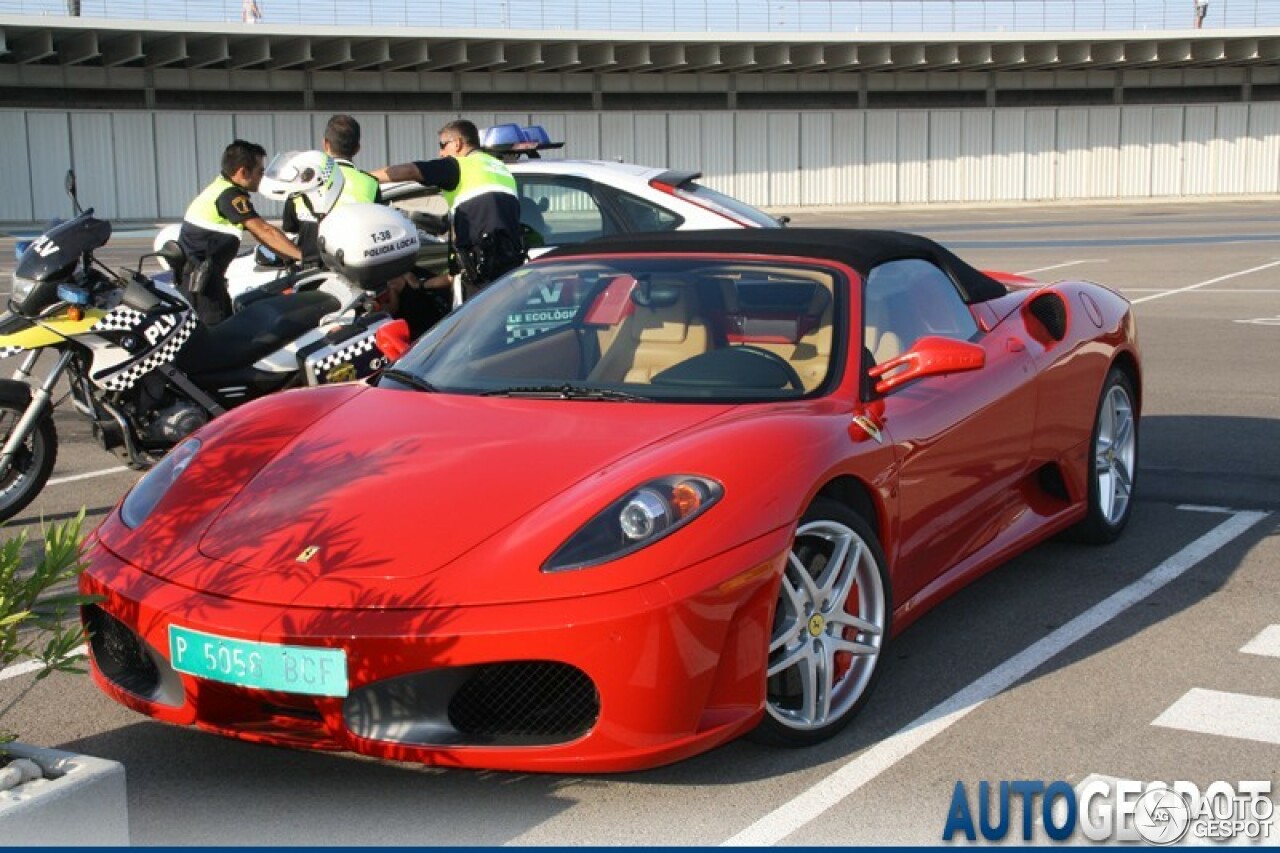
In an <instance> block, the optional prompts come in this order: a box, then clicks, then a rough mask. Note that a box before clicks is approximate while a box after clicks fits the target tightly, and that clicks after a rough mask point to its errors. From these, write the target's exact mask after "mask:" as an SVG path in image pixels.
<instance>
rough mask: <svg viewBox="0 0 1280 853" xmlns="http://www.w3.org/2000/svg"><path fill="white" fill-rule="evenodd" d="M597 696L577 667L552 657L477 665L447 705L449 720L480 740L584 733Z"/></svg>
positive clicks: (597, 704)
mask: <svg viewBox="0 0 1280 853" xmlns="http://www.w3.org/2000/svg"><path fill="white" fill-rule="evenodd" d="M599 715H600V697H599V696H598V695H597V694H596V688H595V685H594V684H592V683H591V679H590V678H588V677H587V675H586V673H584V672H583V671H582V670H580V669H578V668H576V667H573V666H569V665H568V664H564V663H555V662H552V661H525V662H516V663H502V664H491V665H489V666H482V667H478V668H477V669H476V671H475V672H474V673H473V674H472V675H471V677H470V678H468V679H467V680H466V681H465V682H463V684H462V686H461V687H459V688H458V692H457V693H455V694H454V697H453V701H452V702H450V703H449V722H451V723H452V724H453V725H454V727H455V728H456V729H457V730H458V731H459V732H462V733H463V734H464V735H469V736H471V737H473V738H477V739H479V740H490V739H497V740H502V739H505V738H528V737H532V738H557V739H564V740H570V739H572V738H575V737H577V736H579V735H583V734H586V733H587V732H588V731H589V730H590V729H591V726H592V725H593V724H594V723H595V721H596V718H597V717H598V716H599Z"/></svg>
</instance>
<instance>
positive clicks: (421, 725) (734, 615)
mask: <svg viewBox="0 0 1280 853" xmlns="http://www.w3.org/2000/svg"><path fill="white" fill-rule="evenodd" d="M789 546H790V534H789V531H787V530H778V531H774V532H773V533H770V534H767V535H765V536H763V537H760V538H758V539H755V540H753V541H751V542H748V543H746V544H744V545H740V546H737V547H735V548H733V549H730V550H729V551H726V552H724V553H722V554H721V555H719V556H717V557H715V558H713V559H711V560H708V561H706V562H704V563H700V564H698V565H695V566H692V567H689V568H687V569H684V570H682V571H679V572H676V573H674V574H671V575H668V576H667V577H665V578H663V579H661V580H658V581H654V582H651V583H648V584H644V585H641V586H637V587H632V588H629V589H624V590H619V591H616V592H610V593H607V594H602V595H595V596H587V597H584V598H577V599H571V600H560V601H551V602H531V603H525V604H509V605H501V606H488V607H436V608H432V609H413V610H408V609H406V610H388V609H383V610H352V609H338V608H339V607H341V604H340V603H335V607H334V608H331V609H323V610H322V609H314V608H301V607H298V608H283V607H278V606H267V605H261V604H247V603H243V602H238V601H235V600H233V599H231V598H227V597H221V596H214V595H209V594H206V593H198V592H193V591H192V590H190V589H188V588H185V587H180V586H177V585H175V584H172V583H169V582H166V581H164V580H161V579H159V578H157V577H155V576H153V575H150V574H148V573H146V572H143V571H141V570H140V569H138V568H137V567H135V566H132V565H130V564H128V563H126V562H124V561H123V560H121V559H120V558H119V557H117V556H116V555H115V554H114V553H112V552H111V551H110V550H109V549H107V548H106V547H105V546H103V545H102V543H101V542H99V541H97V540H96V539H94V540H92V541H91V542H90V543H89V548H88V550H87V552H86V562H87V564H88V566H89V567H88V569H87V570H86V571H85V573H84V575H83V576H82V581H81V588H82V591H84V592H85V593H89V594H96V595H101V596H103V600H102V601H101V602H100V603H99V604H98V605H95V606H94V607H92V608H86V611H85V615H86V624H87V625H88V626H89V627H90V628H91V630H93V631H94V632H95V634H96V635H95V637H94V639H93V641H92V642H91V649H92V655H91V657H92V661H93V667H92V671H93V678H94V680H95V682H96V683H97V684H98V686H99V687H100V688H101V689H102V690H103V691H104V692H106V693H107V694H108V695H109V696H111V697H112V698H114V699H115V700H116V701H118V702H120V703H122V704H124V705H126V706H128V707H130V708H132V709H134V710H136V711H139V712H141V713H143V714H147V715H149V716H152V717H155V718H157V719H160V720H164V721H167V722H171V723H176V724H180V725H195V726H198V727H200V728H202V729H205V730H208V731H212V732H216V733H218V734H222V735H225V736H229V737H235V738H240V739H243V740H250V741H258V742H262V743H270V744H274V745H279V746H292V747H303V748H310V749H329V750H348V751H353V752H358V753H363V754H366V755H371V756H376V757H380V758H390V759H395V760H402V761H415V762H421V763H425V764H431V765H439V766H457V767H474V768H489V769H498V770H519V771H549V772H616V771H626V770H635V769H640V768H644V767H652V766H657V765H660V764H665V763H668V762H671V761H676V760H679V759H681V758H684V757H687V756H689V755H693V754H696V753H699V752H702V751H705V750H707V749H710V748H712V747H714V746H716V745H718V744H720V743H723V742H725V741H727V740H729V739H731V738H733V737H735V736H737V735H740V734H742V733H744V732H746V731H748V730H750V729H751V728H752V727H753V726H754V725H755V724H756V722H757V721H758V720H759V718H760V716H761V714H762V712H763V707H764V686H765V675H764V667H765V660H766V650H767V646H768V641H769V635H770V628H771V620H772V617H773V607H774V601H775V598H776V595H777V584H778V579H779V578H780V577H781V574H782V570H783V566H784V564H785V560H786V555H787V553H788V549H789ZM607 570H608V567H607V566H605V567H598V568H596V569H591V570H589V571H607ZM210 571H211V573H213V572H216V567H215V566H213V565H211V566H210ZM353 596H358V592H356V593H353ZM171 624H176V625H180V626H182V627H185V628H190V629H193V630H195V631H201V632H205V633H209V634H215V635H218V636H222V637H229V638H234V639H240V640H251V641H257V642H265V643H280V644H288V645H309V646H323V647H329V648H341V649H343V650H344V651H345V653H346V656H347V666H348V679H349V684H350V688H349V695H348V696H347V697H345V699H344V698H341V697H315V696H306V695H300V694H290V693H279V692H274V691H266V690H259V689H255V688H248V687H240V686H236V685H231V684H225V683H221V682H217V681H211V680H207V679H204V678H198V677H194V676H190V675H187V674H183V673H179V672H177V671H175V670H173V668H172V667H171V666H170V665H169V651H168V628H169V626H170V625H171ZM104 626H109V628H110V630H106V631H104ZM130 644H132V646H133V648H132V650H131V651H130V650H129V649H126V648H125V647H126V646H129V645H130ZM122 649H124V651H122ZM131 655H132V657H131ZM152 670H154V672H152ZM463 706H465V707H463Z"/></svg>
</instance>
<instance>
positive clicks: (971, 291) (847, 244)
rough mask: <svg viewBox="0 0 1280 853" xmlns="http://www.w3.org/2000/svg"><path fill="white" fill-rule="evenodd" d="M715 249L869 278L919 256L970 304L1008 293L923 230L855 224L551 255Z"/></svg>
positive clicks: (629, 242)
mask: <svg viewBox="0 0 1280 853" xmlns="http://www.w3.org/2000/svg"><path fill="white" fill-rule="evenodd" d="M615 252H616V253H630V252H638V253H641V254H649V253H663V252H712V253H717V254H718V253H722V252H723V253H730V254H735V255H741V254H751V255H793V256H799V257H804V258H814V259H815V260H827V261H836V262H838V263H842V264H845V265H847V266H849V267H852V268H853V269H854V270H855V271H856V272H858V273H859V274H860V275H863V276H865V275H866V274H867V272H868V271H870V270H871V269H872V268H874V267H876V266H878V265H880V264H882V263H884V262H885V261H895V260H903V259H906V258H920V259H923V260H927V261H932V262H933V263H934V264H936V265H937V266H939V267H941V268H942V269H944V270H946V271H947V273H948V274H950V276H951V278H952V280H953V281H955V283H956V286H957V287H958V288H959V289H960V295H961V296H962V297H963V298H964V300H965V302H969V303H973V302H983V301H985V300H987V299H995V298H997V297H999V296H1003V295H1004V294H1005V293H1007V292H1008V291H1007V289H1006V288H1005V286H1004V285H1003V284H1001V283H1000V282H998V281H996V280H995V279H993V278H991V277H990V276H988V275H984V274H983V273H982V272H980V271H978V270H976V269H974V268H973V267H971V266H969V265H968V264H967V263H965V262H964V261H962V260H960V258H958V257H956V256H955V255H954V254H952V253H951V252H950V251H948V250H947V249H944V248H943V247H942V246H940V245H938V244H937V243H935V242H933V241H932V240H930V239H929V238H927V237H921V236H919V235H918V234H908V233H906V232H904V231H878V230H871V229H855V228H733V229H725V230H715V231H666V232H660V233H644V234H624V235H617V236H613V237H601V238H599V239H596V240H591V241H589V242H586V243H577V244H575V245H572V246H564V247H561V248H559V249H556V250H554V251H552V252H549V253H547V254H546V255H544V257H548V258H569V257H574V256H581V255H594V254H602V253H615Z"/></svg>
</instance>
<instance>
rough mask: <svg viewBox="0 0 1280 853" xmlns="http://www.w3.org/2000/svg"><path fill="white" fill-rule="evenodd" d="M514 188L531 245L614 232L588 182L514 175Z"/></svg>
mask: <svg viewBox="0 0 1280 853" xmlns="http://www.w3.org/2000/svg"><path fill="white" fill-rule="evenodd" d="M516 189H517V191H518V192H519V194H520V223H521V224H522V225H525V226H527V229H528V230H527V232H526V239H527V240H528V243H529V245H530V246H531V247H535V246H564V245H568V244H570V243H582V242H584V241H586V240H591V239H593V238H595V237H600V236H603V235H605V234H610V233H613V230H614V229H612V228H610V227H609V220H608V218H607V216H606V214H605V212H604V211H603V210H601V208H600V205H599V203H598V202H597V201H596V199H595V197H594V196H593V195H592V193H591V191H590V185H589V184H586V183H585V182H583V181H581V180H580V179H578V178H570V177H561V176H556V175H516ZM528 232H532V233H528Z"/></svg>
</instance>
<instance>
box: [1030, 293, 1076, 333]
mask: <svg viewBox="0 0 1280 853" xmlns="http://www.w3.org/2000/svg"><path fill="white" fill-rule="evenodd" d="M1027 313H1028V314H1030V317H1029V318H1028V324H1029V325H1031V326H1032V331H1033V332H1035V331H1043V333H1044V336H1045V338H1046V339H1047V340H1053V341H1060V340H1062V339H1063V338H1064V337H1066V335H1067V303H1066V302H1064V301H1063V299H1062V297H1061V296H1059V295H1058V294H1057V293H1054V292H1053V291H1048V292H1046V293H1042V294H1040V295H1038V296H1036V297H1034V298H1033V299H1032V300H1031V304H1030V305H1028V306H1027ZM1037 325H1038V326H1039V329H1038V330H1037V329H1036V328H1035V327H1036V326H1037ZM1036 337H1040V335H1036Z"/></svg>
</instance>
